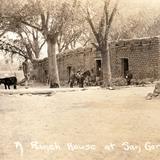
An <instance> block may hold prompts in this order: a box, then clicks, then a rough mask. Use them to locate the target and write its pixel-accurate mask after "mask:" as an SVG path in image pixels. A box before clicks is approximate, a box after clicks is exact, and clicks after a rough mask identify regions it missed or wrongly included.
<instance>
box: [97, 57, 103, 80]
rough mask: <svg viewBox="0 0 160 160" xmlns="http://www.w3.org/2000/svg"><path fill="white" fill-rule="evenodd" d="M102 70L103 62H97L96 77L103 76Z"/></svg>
mask: <svg viewBox="0 0 160 160" xmlns="http://www.w3.org/2000/svg"><path fill="white" fill-rule="evenodd" d="M101 68H102V62H101V60H96V76H97V77H100V76H101V70H102V69H101Z"/></svg>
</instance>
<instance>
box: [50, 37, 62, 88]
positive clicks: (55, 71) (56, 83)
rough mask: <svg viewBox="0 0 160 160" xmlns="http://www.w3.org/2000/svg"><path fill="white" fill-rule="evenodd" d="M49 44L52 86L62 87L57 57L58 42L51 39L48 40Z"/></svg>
mask: <svg viewBox="0 0 160 160" xmlns="http://www.w3.org/2000/svg"><path fill="white" fill-rule="evenodd" d="M47 45H48V67H49V73H48V74H49V77H48V78H49V84H50V88H58V87H60V82H59V74H58V66H57V59H56V49H55V46H56V43H55V42H54V41H52V40H50V39H48V40H47Z"/></svg>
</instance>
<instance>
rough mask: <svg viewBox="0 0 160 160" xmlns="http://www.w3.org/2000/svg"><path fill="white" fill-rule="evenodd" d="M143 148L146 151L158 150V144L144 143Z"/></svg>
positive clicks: (159, 147) (159, 145)
mask: <svg viewBox="0 0 160 160" xmlns="http://www.w3.org/2000/svg"><path fill="white" fill-rule="evenodd" d="M144 148H145V150H146V151H154V150H160V144H153V143H151V142H146V143H145V144H144Z"/></svg>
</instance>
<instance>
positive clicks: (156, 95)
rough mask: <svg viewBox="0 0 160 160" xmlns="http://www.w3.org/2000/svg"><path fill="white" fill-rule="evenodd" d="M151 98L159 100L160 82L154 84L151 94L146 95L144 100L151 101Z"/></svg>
mask: <svg viewBox="0 0 160 160" xmlns="http://www.w3.org/2000/svg"><path fill="white" fill-rule="evenodd" d="M153 98H160V82H159V83H157V84H156V86H155V89H154V91H153V93H148V95H147V96H146V100H151V99H153Z"/></svg>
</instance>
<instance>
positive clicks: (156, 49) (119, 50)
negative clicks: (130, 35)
mask: <svg viewBox="0 0 160 160" xmlns="http://www.w3.org/2000/svg"><path fill="white" fill-rule="evenodd" d="M96 57H99V53H97V51H96V50H95V49H94V48H78V49H75V50H68V51H65V52H64V53H62V54H58V55H57V60H58V68H59V76H60V80H61V81H63V82H64V81H66V82H67V81H68V79H69V69H68V67H71V69H72V70H75V71H77V70H79V69H81V70H82V71H86V70H91V69H93V70H94V71H95V72H96ZM110 58H111V71H112V77H113V78H120V77H122V76H123V72H124V71H123V67H122V59H124V58H127V59H128V67H129V70H131V72H132V73H133V78H135V79H145V78H154V79H158V78H160V41H159V37H153V38H143V39H131V40H121V41H117V42H111V43H110ZM36 66H37V67H36V68H37V73H38V75H37V79H38V80H39V81H41V82H46V79H47V74H48V60H47V58H45V59H43V60H40V61H38V62H37V64H36Z"/></svg>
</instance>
